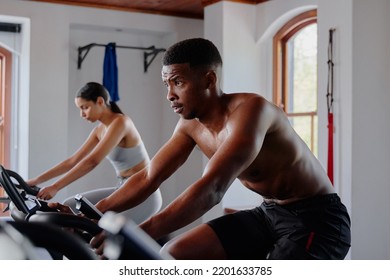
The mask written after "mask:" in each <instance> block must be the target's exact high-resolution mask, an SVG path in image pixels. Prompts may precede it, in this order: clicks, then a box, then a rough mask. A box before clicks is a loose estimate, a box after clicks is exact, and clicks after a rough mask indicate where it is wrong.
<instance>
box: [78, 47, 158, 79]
mask: <svg viewBox="0 0 390 280" xmlns="http://www.w3.org/2000/svg"><path fill="white" fill-rule="evenodd" d="M106 46H107V45H104V44H97V43H91V44H88V45H85V46H83V47H79V48H78V60H77V69H81V64H82V63H83V61H84V59H85V57H86V56H87V54H88V52H89V51H90V50H91V48H92V47H106ZM115 48H120V49H133V50H143V51H145V52H144V72H145V73H146V72H147V71H148V68H149V66H150V64H151V63H152V62H153V60H154V59H155V58H156V56H157V54H159V53H160V52H164V51H165V49H157V48H156V47H155V46H150V47H134V46H120V45H115ZM147 51H149V52H147ZM150 56H152V57H151V58H150V59H149V61H148V58H149V57H150Z"/></svg>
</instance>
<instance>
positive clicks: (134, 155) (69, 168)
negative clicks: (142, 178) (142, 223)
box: [27, 82, 161, 204]
mask: <svg viewBox="0 0 390 280" xmlns="http://www.w3.org/2000/svg"><path fill="white" fill-rule="evenodd" d="M75 103H76V106H77V107H78V108H79V109H80V115H81V117H82V118H84V119H85V120H87V121H90V122H92V123H94V122H99V124H98V125H97V126H96V127H95V128H94V129H93V130H92V132H91V133H90V135H89V137H88V138H87V140H86V141H85V142H84V144H83V145H82V146H81V147H80V148H79V149H78V151H77V152H76V153H74V154H73V155H72V156H71V157H69V158H67V159H66V160H64V161H62V162H60V163H59V164H57V165H55V166H54V167H53V168H51V169H49V170H47V171H46V172H44V173H42V174H41V175H39V176H37V177H35V178H33V179H30V180H28V181H27V183H28V184H29V185H30V186H31V185H39V184H42V183H44V182H46V181H48V180H50V179H53V178H55V177H58V176H60V175H63V176H62V177H61V178H60V179H59V180H57V181H56V182H54V183H53V184H51V185H50V186H46V187H44V188H42V189H41V190H40V191H39V193H38V195H37V197H38V198H41V199H44V200H49V199H51V198H53V197H54V196H55V195H56V194H57V192H58V191H59V190H61V189H63V188H65V187H66V186H68V185H69V184H70V183H72V182H74V181H75V180H77V179H79V178H80V177H82V176H84V175H86V174H87V173H88V172H90V171H91V170H93V169H94V168H95V167H96V166H97V165H98V164H99V163H100V162H101V161H102V160H103V159H104V158H107V159H108V160H109V161H110V162H111V164H112V165H113V167H114V169H115V171H116V174H117V176H118V184H117V186H116V187H111V188H104V189H96V190H93V191H90V192H87V193H84V196H86V197H87V198H88V199H90V200H91V202H92V203H96V202H97V201H98V200H100V199H102V198H104V197H106V196H109V195H110V194H111V193H112V192H113V191H114V190H115V189H116V188H118V187H120V186H121V185H122V184H123V182H124V181H125V180H126V179H127V178H129V177H130V176H132V175H133V174H135V173H136V172H138V171H139V170H141V169H142V168H144V167H145V166H147V164H148V163H149V156H148V153H147V151H146V149H145V146H144V144H143V142H142V139H141V136H140V134H139V133H138V131H137V129H136V127H135V125H134V123H133V122H132V120H131V119H130V118H129V117H128V116H126V115H125V114H123V112H122V111H121V110H120V108H119V107H118V106H117V105H116V104H115V102H112V101H109V95H108V92H107V90H106V89H105V88H104V86H102V85H101V84H99V83H95V82H89V83H87V84H86V85H85V86H83V87H82V88H81V89H80V90H79V91H78V92H77V94H76V97H75ZM159 195H161V194H160V193H159ZM88 196H89V197H88ZM66 202H69V204H73V203H72V202H73V198H71V199H69V200H68V201H66ZM66 202H65V204H67V203H66Z"/></svg>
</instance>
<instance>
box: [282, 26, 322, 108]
mask: <svg viewBox="0 0 390 280" xmlns="http://www.w3.org/2000/svg"><path fill="white" fill-rule="evenodd" d="M288 49H289V54H290V56H291V57H290V58H289V85H288V87H289V96H288V106H287V107H288V109H287V110H288V111H287V112H288V113H293V112H295V113H297V112H315V111H317V24H311V25H308V26H307V27H305V28H303V29H301V30H300V31H299V32H297V33H296V34H295V35H294V36H293V37H292V38H291V39H290V40H289V42H288Z"/></svg>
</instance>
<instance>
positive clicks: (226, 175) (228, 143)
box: [141, 99, 272, 239]
mask: <svg viewBox="0 0 390 280" xmlns="http://www.w3.org/2000/svg"><path fill="white" fill-rule="evenodd" d="M240 106H241V108H238V109H237V110H236V112H234V113H233V114H232V115H231V116H230V120H229V121H228V124H227V126H228V127H227V129H228V131H229V135H228V136H227V137H226V139H225V140H224V141H223V143H222V144H221V145H220V146H219V148H218V150H217V151H216V152H215V154H214V155H213V156H212V157H211V158H210V160H209V162H208V164H207V166H206V168H205V171H204V173H203V176H202V177H201V178H200V179H199V180H198V181H196V182H195V183H193V184H192V185H190V186H189V187H188V188H187V189H186V191H184V192H183V193H182V194H181V195H180V196H179V197H178V198H177V199H175V200H174V201H173V202H172V203H171V204H170V205H168V206H167V207H166V208H165V209H164V210H163V211H161V212H160V213H158V214H157V215H155V216H154V217H151V218H150V219H149V220H147V221H146V222H144V223H143V224H142V225H141V227H142V228H143V229H144V230H145V231H146V232H148V234H150V235H151V236H152V237H154V238H156V239H157V238H160V237H162V236H164V235H166V234H168V233H171V232H173V231H175V230H177V229H179V228H181V227H183V226H186V225H188V224H189V223H191V222H193V221H194V220H196V219H197V218H199V217H201V216H202V215H203V214H205V213H206V212H207V211H208V210H210V209H211V208H212V207H213V206H215V205H216V204H218V203H219V202H220V201H221V199H222V197H223V195H224V194H225V192H226V191H227V189H228V188H229V186H230V185H231V184H232V182H233V181H234V180H235V179H236V178H237V177H238V176H239V175H240V174H241V173H242V172H243V171H244V170H245V169H246V168H248V166H249V165H250V164H251V163H252V162H253V161H254V159H255V158H256V157H257V155H258V154H259V152H260V149H261V147H262V144H263V141H264V137H265V135H266V133H267V131H268V129H269V127H270V126H271V124H272V117H271V116H272V114H270V115H268V114H269V113H271V112H269V111H268V109H267V108H268V105H266V102H265V100H262V99H255V100H253V102H246V104H243V105H240Z"/></svg>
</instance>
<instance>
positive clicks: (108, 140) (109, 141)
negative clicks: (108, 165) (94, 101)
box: [38, 117, 128, 199]
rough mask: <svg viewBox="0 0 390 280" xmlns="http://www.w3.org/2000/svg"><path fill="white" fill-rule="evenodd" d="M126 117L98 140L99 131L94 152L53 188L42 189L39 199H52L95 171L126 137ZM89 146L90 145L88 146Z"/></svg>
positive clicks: (52, 186)
mask: <svg viewBox="0 0 390 280" xmlns="http://www.w3.org/2000/svg"><path fill="white" fill-rule="evenodd" d="M127 121H128V120H127V119H126V118H125V117H118V118H116V119H115V120H114V121H113V122H112V123H111V124H110V125H109V126H108V127H107V131H106V133H105V134H104V136H103V138H102V139H100V141H99V140H98V136H97V133H98V130H96V132H95V137H94V138H95V139H96V142H95V143H94V146H92V151H91V152H90V153H88V154H87V155H86V156H85V157H83V158H82V159H81V160H80V161H79V162H78V163H77V164H76V165H74V166H73V167H72V168H71V169H70V170H69V171H68V172H67V173H66V174H65V175H64V176H63V177H61V178H60V179H59V180H57V181H56V182H55V183H53V184H52V185H51V186H48V187H46V188H45V189H42V190H41V191H40V192H39V193H38V197H40V198H42V199H50V198H52V197H53V196H54V195H55V194H56V193H57V192H58V191H59V190H61V189H63V188H65V187H66V186H67V185H69V184H71V183H72V182H74V181H76V180H77V179H79V178H81V177H82V176H84V175H86V174H87V173H88V172H90V171H91V170H93V169H94V168H95V167H96V166H97V165H99V163H100V162H101V161H102V160H103V159H104V158H105V157H106V156H107V155H108V154H109V153H110V152H111V150H112V149H114V147H115V146H117V145H118V144H119V142H120V141H121V140H122V139H123V137H124V136H125V135H126V131H127V127H126V126H127V123H126V122H127ZM88 146H89V145H88Z"/></svg>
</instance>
